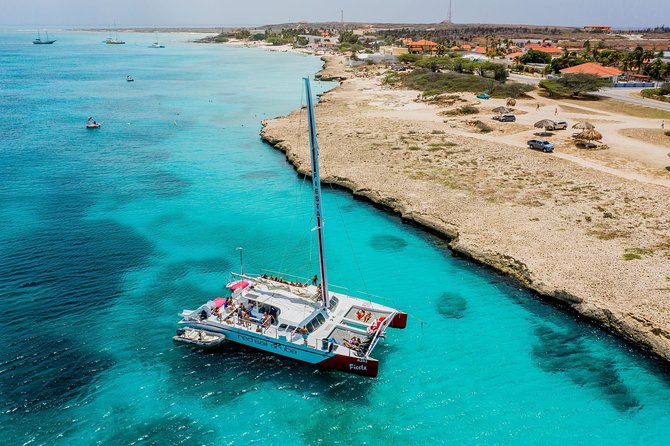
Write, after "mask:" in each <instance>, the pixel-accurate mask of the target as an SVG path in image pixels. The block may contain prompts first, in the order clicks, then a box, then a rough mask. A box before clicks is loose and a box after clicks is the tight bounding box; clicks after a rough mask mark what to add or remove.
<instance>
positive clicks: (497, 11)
mask: <svg viewBox="0 0 670 446" xmlns="http://www.w3.org/2000/svg"><path fill="white" fill-rule="evenodd" d="M448 8H449V0H441V1H440V0H421V1H419V2H414V1H410V0H329V1H324V2H322V1H318V0H249V1H239V0H235V1H233V0H99V1H97V0H92V1H91V0H89V1H81V0H0V25H5V26H6V25H9V26H29V25H40V26H74V27H76V26H97V27H109V26H112V24H113V23H114V21H116V24H117V25H118V27H119V28H123V27H129V26H235V25H247V26H250V25H264V24H274V23H285V22H289V21H290V22H298V21H309V22H317V21H318V22H322V21H339V20H340V11H341V10H344V20H345V21H347V22H364V23H368V22H369V23H372V22H391V23H436V22H440V21H442V20H444V19H446V18H447V14H448V13H447V11H448ZM452 21H453V22H454V23H503V24H508V23H511V24H533V25H564V26H583V25H588V24H602V25H610V26H614V27H623V28H635V27H654V26H661V25H668V26H670V0H645V1H644V2H637V1H630V0H627V1H624V0H452ZM664 21H665V22H667V23H664Z"/></svg>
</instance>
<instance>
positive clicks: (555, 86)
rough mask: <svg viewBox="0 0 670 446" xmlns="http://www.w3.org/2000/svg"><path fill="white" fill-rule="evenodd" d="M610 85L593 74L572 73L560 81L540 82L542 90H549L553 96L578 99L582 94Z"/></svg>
mask: <svg viewBox="0 0 670 446" xmlns="http://www.w3.org/2000/svg"><path fill="white" fill-rule="evenodd" d="M609 84H610V81H609V80H607V79H602V78H600V77H598V76H595V75H593V74H584V73H574V74H572V73H570V74H564V75H563V76H561V77H560V78H558V79H546V80H543V81H540V88H543V89H544V90H547V91H548V92H549V94H550V95H552V96H553V95H556V96H574V97H576V96H579V95H580V94H581V93H587V92H590V91H598V90H600V89H601V88H602V87H605V86H607V85H609Z"/></svg>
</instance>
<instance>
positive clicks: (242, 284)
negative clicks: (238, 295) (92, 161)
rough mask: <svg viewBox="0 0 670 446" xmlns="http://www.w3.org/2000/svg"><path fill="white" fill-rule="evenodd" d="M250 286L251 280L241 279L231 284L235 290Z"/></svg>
mask: <svg viewBox="0 0 670 446" xmlns="http://www.w3.org/2000/svg"><path fill="white" fill-rule="evenodd" d="M248 286H249V282H247V281H246V280H240V281H239V282H235V283H234V284H232V285H231V286H230V289H231V290H233V291H235V290H236V289H238V288H246V287H248Z"/></svg>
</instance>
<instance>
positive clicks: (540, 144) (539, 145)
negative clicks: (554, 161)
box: [528, 139, 554, 153]
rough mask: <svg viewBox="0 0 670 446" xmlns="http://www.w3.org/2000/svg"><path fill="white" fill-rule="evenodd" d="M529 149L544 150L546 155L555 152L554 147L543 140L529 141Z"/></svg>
mask: <svg viewBox="0 0 670 446" xmlns="http://www.w3.org/2000/svg"><path fill="white" fill-rule="evenodd" d="M528 147H530V148H531V149H536V150H542V151H543V152H545V153H549V152H553V151H554V145H553V144H552V143H550V142H549V141H544V140H542V139H531V140H530V141H528Z"/></svg>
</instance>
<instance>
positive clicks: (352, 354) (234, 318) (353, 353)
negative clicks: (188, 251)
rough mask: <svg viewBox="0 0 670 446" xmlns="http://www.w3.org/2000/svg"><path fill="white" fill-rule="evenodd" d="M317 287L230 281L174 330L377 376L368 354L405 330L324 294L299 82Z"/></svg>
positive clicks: (364, 304) (317, 203)
mask: <svg viewBox="0 0 670 446" xmlns="http://www.w3.org/2000/svg"><path fill="white" fill-rule="evenodd" d="M304 81H305V89H306V96H307V115H308V119H307V120H308V125H309V140H310V148H311V163H312V185H313V192H314V209H315V217H316V227H315V230H316V231H317V239H318V248H319V249H318V251H319V267H320V275H321V282H320V284H318V285H317V278H316V276H315V277H314V278H313V279H312V283H311V284H305V283H299V282H289V281H286V280H284V279H282V278H279V277H274V276H268V275H266V274H264V275H257V276H254V275H245V274H243V271H240V274H233V277H234V280H233V281H232V282H230V283H228V284H227V285H226V286H227V287H228V288H229V289H230V290H231V296H230V297H229V298H227V299H223V298H217V299H215V300H213V301H209V302H207V303H205V304H203V305H201V306H200V307H198V308H197V309H195V310H184V311H183V312H182V313H181V314H180V316H181V318H182V319H181V320H180V321H179V324H180V325H182V326H186V327H190V328H194V329H199V330H204V331H206V332H211V333H216V334H220V335H223V336H225V339H226V340H227V341H231V342H235V343H238V344H242V345H245V346H248V347H253V348H256V349H258V350H262V351H264V352H269V353H273V354H277V355H281V356H286V357H289V358H293V359H296V360H298V361H302V362H306V363H309V364H314V365H317V366H319V367H324V368H328V369H335V370H339V371H343V372H348V373H354V374H358V375H364V376H377V373H378V369H379V361H378V360H377V359H375V358H373V357H372V356H371V355H372V352H373V350H374V348H375V347H376V346H377V345H378V343H379V342H380V341H381V340H383V339H385V338H386V329H387V328H388V327H391V328H405V326H406V324H407V314H406V313H403V312H401V311H399V310H396V309H394V308H390V307H387V306H385V305H381V304H377V303H373V302H370V301H369V300H365V299H360V298H356V297H352V296H348V295H345V294H341V293H335V292H331V291H330V290H329V288H328V270H327V268H326V254H325V247H324V232H323V213H322V202H321V201H322V200H321V182H320V177H319V159H318V145H317V140H316V124H315V122H314V106H313V103H312V93H311V88H310V83H309V79H308V78H305V79H304Z"/></svg>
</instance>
